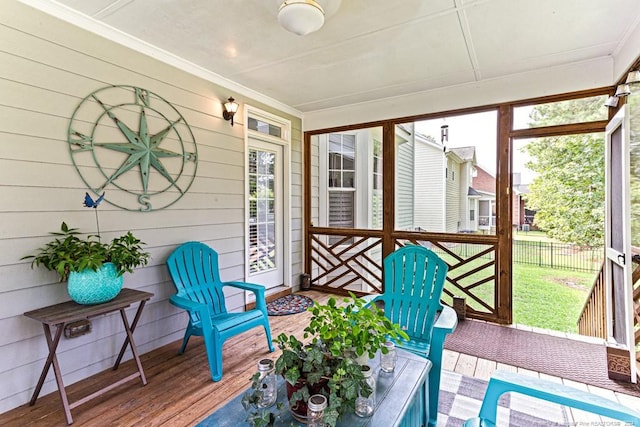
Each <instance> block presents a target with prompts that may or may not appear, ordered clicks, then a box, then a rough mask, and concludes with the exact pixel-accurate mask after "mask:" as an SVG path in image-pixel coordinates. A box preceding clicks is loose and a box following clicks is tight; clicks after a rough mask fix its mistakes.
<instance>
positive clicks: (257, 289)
mask: <svg viewBox="0 0 640 427" xmlns="http://www.w3.org/2000/svg"><path fill="white" fill-rule="evenodd" d="M223 285H224V286H233V287H234V288H239V289H244V290H245V291H251V292H253V293H255V294H256V295H258V294H259V293H264V289H265V288H264V286H262V285H256V284H255V283H247V282H224V283H223Z"/></svg>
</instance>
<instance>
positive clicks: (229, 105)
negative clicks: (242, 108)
mask: <svg viewBox="0 0 640 427" xmlns="http://www.w3.org/2000/svg"><path fill="white" fill-rule="evenodd" d="M222 106H223V108H222V117H223V118H224V119H225V120H231V126H233V116H235V114H236V113H237V112H238V107H239V105H238V103H237V102H236V100H235V99H233V96H230V97H229V99H228V100H227V102H225V103H224V104H222Z"/></svg>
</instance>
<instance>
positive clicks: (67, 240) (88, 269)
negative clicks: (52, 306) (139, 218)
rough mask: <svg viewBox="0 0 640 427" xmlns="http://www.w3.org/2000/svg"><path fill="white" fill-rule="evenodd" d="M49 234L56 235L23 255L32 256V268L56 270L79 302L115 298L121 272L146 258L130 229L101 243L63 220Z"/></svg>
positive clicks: (128, 270)
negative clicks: (33, 253)
mask: <svg viewBox="0 0 640 427" xmlns="http://www.w3.org/2000/svg"><path fill="white" fill-rule="evenodd" d="M50 234H53V235H54V236H56V237H55V238H54V239H53V240H52V241H50V242H49V243H47V244H46V245H45V246H43V247H41V248H39V249H37V251H36V253H35V255H28V256H26V257H23V258H22V259H32V262H31V267H32V268H33V267H34V266H42V267H44V268H46V269H47V270H50V271H55V272H57V273H58V276H59V278H60V281H61V282H64V281H67V290H68V292H69V296H70V297H71V299H73V300H74V301H76V302H77V303H80V304H98V303H102V302H106V301H109V300H111V299H113V298H115V297H116V296H117V295H118V293H119V292H120V290H121V289H122V282H123V277H122V275H123V274H124V273H125V272H129V273H132V272H133V270H134V268H136V267H138V266H144V265H147V263H148V262H149V253H148V252H145V251H144V250H143V245H144V242H142V241H140V239H138V238H136V237H135V236H134V235H133V234H132V233H131V232H130V231H129V232H127V233H126V234H124V235H122V236H120V237H117V238H115V239H113V240H112V241H111V242H109V243H103V242H101V241H100V236H99V235H88V236H87V237H86V238H81V237H80V235H81V233H80V232H79V231H78V229H76V228H70V227H69V226H67V224H66V223H65V222H63V223H62V225H61V226H60V231H56V232H51V233H50Z"/></svg>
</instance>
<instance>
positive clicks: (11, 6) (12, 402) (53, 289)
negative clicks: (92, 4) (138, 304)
mask: <svg viewBox="0 0 640 427" xmlns="http://www.w3.org/2000/svg"><path fill="white" fill-rule="evenodd" d="M111 84H114V85H134V86H140V87H144V88H146V89H148V90H151V91H152V92H155V93H156V94H158V95H160V96H162V97H163V98H164V99H166V100H167V101H169V102H171V103H172V104H173V105H174V106H175V107H176V108H177V109H178V111H179V112H180V113H181V114H182V115H183V116H184V117H185V119H186V121H187V122H188V123H189V125H190V126H191V129H192V131H193V134H194V137H195V140H196V142H197V148H198V156H199V162H198V169H197V174H196V178H195V180H194V182H193V184H192V186H191V188H190V189H189V191H188V192H187V193H186V194H185V195H184V196H183V197H182V198H180V200H179V201H178V202H177V203H175V204H174V205H172V206H170V207H169V208H166V209H164V210H159V211H154V212H147V213H140V212H135V211H126V210H122V209H119V208H116V207H114V206H112V205H109V204H107V203H103V204H102V205H101V206H100V208H99V210H98V214H99V219H100V231H101V234H103V235H104V236H105V237H106V238H111V237H113V236H117V235H120V234H122V233H123V232H126V231H128V230H131V231H133V232H134V234H135V235H136V236H138V237H139V238H141V239H142V240H143V241H145V242H146V243H147V248H148V250H149V251H150V252H151V255H152V257H151V262H150V265H149V266H147V267H145V268H139V269H137V270H136V272H135V274H133V275H130V274H127V275H125V286H127V287H131V288H135V289H140V290H144V291H148V292H152V293H154V297H153V298H152V300H151V301H150V302H149V303H148V304H147V306H146V308H145V311H144V314H143V316H142V318H141V320H140V324H139V326H138V329H137V330H136V341H137V344H138V349H139V351H140V352H142V353H144V352H147V351H150V350H152V349H154V348H157V347H159V346H162V345H165V344H167V343H169V342H172V341H175V340H178V339H180V338H181V336H182V333H183V331H184V327H185V325H186V317H185V315H184V313H182V312H181V311H180V310H178V309H176V308H175V307H173V306H171V305H170V304H169V303H168V301H167V299H168V297H169V296H170V295H171V294H172V293H173V285H172V284H171V282H170V278H169V275H168V273H167V270H166V267H165V265H164V263H165V260H166V257H167V256H168V254H169V253H170V252H171V251H172V250H173V249H174V248H175V247H176V245H178V244H180V243H182V242H184V241H188V240H198V241H202V242H205V243H207V244H209V245H211V246H212V247H214V248H215V249H216V250H218V252H219V253H220V265H221V275H222V278H223V279H224V280H242V279H243V278H244V271H245V268H244V241H245V238H244V234H245V224H244V220H243V218H244V205H245V202H244V200H245V195H244V191H245V190H244V164H245V159H244V158H245V153H244V141H243V136H244V135H243V129H244V127H243V123H242V117H243V114H242V111H241V112H239V113H238V114H237V115H236V118H237V120H236V125H235V126H234V127H231V126H230V124H229V122H227V121H225V120H223V119H222V117H221V116H222V107H221V104H222V101H223V100H225V99H226V98H227V97H228V96H229V95H232V94H231V93H230V91H229V90H228V89H225V88H223V87H220V86H217V85H215V84H212V83H211V82H209V81H206V80H204V79H202V78H199V77H196V76H194V75H191V74H188V73H186V72H183V71H180V70H178V69H176V68H174V67H172V66H169V65H167V64H164V63H162V62H160V61H158V60H156V59H154V58H152V57H149V56H146V55H142V54H140V53H136V52H134V51H132V50H130V49H128V48H125V47H123V46H121V45H118V44H116V43H114V42H111V41H109V40H106V39H103V38H101V37H99V36H97V35H95V34H92V33H89V32H86V31H84V30H81V29H79V28H76V27H74V26H72V25H70V24H67V23H64V22H62V21H59V20H57V19H55V18H53V17H50V16H48V15H46V14H43V13H41V12H38V11H36V10H34V9H32V8H30V7H28V6H25V5H23V4H20V3H18V2H15V1H2V2H0V93H1V94H2V96H1V97H0V201H1V202H0V298H1V299H2V301H3V303H2V305H1V306H0V331H2V332H1V333H0V413H1V412H5V411H7V410H9V409H12V408H13V407H16V406H18V405H23V404H25V403H26V402H27V401H28V400H29V398H30V397H31V393H32V391H33V388H34V386H35V384H36V382H37V379H38V376H39V375H40V370H41V368H42V366H43V365H44V359H45V357H46V355H47V350H46V343H45V340H44V337H43V335H42V326H41V325H40V324H38V322H36V321H34V320H32V319H28V318H26V317H25V316H23V313H24V312H25V311H28V310H33V309H37V308H40V307H43V306H46V305H50V304H54V303H58V302H62V301H66V300H68V296H67V293H66V289H65V287H64V285H63V284H59V283H57V278H56V276H55V274H53V273H51V272H47V271H45V270H43V269H31V268H30V263H29V262H28V261H23V260H21V259H20V258H21V257H22V256H24V255H27V254H31V253H33V251H34V250H35V249H36V248H37V247H40V246H42V245H43V244H44V243H46V242H47V241H48V240H49V238H50V237H49V235H48V233H49V232H50V231H55V230H57V229H58V228H59V226H60V223H61V222H62V221H66V222H67V223H68V224H69V225H70V226H73V227H77V228H79V229H81V230H82V231H84V232H90V233H93V232H95V231H96V230H95V227H96V223H95V215H94V212H93V210H89V209H86V208H84V207H82V201H83V196H84V193H85V191H86V190H87V189H86V186H85V185H84V183H83V181H82V180H81V178H80V176H79V175H78V173H77V171H76V170H75V168H74V167H73V164H72V161H71V157H70V154H69V149H68V144H67V142H66V138H67V137H66V134H67V127H68V125H69V119H70V117H71V115H72V113H73V111H74V110H75V108H76V107H77V106H78V104H79V103H80V101H81V100H82V99H83V98H84V97H85V96H87V95H88V94H90V93H91V92H93V91H95V90H97V89H99V88H102V87H104V86H107V85H111ZM233 95H234V97H236V99H237V100H238V102H239V103H240V105H241V109H242V108H243V105H244V104H246V103H250V104H251V105H254V106H256V107H258V108H261V109H263V110H265V111H269V112H271V113H273V114H276V115H279V116H281V117H283V118H285V119H288V120H291V122H292V145H291V170H292V176H291V192H292V200H291V206H292V212H291V218H292V224H291V228H292V238H293V239H294V241H293V242H292V257H293V258H292V267H291V277H290V278H287V279H285V281H286V282H287V284H297V283H298V279H297V277H298V275H299V274H300V271H301V268H302V245H301V239H302V235H301V234H302V233H301V227H302V193H303V191H302V177H301V173H302V155H301V152H302V142H301V121H300V119H299V118H296V117H292V116H289V115H287V114H283V113H281V112H278V111H275V110H274V109H273V108H271V107H269V106H266V105H262V104H261V103H260V102H256V101H255V100H251V99H242V97H241V96H238V95H236V94H233ZM81 167H83V168H93V166H92V165H91V164H84V165H81ZM116 191H119V190H117V189H115V188H107V193H113V192H116ZM227 303H228V306H229V309H231V310H238V309H240V308H241V307H242V306H243V304H244V296H243V293H241V292H231V293H229V294H228V295H227ZM93 324H94V329H93V331H92V333H91V334H88V335H85V336H82V337H79V338H76V339H69V340H67V339H63V340H62V342H61V343H60V348H59V350H58V358H59V360H60V364H61V367H62V371H63V373H64V381H65V384H72V383H73V382H76V381H78V380H81V379H83V378H86V377H87V376H90V375H92V374H94V373H96V372H99V371H102V370H104V369H107V368H109V367H110V366H111V364H112V363H113V361H114V360H115V356H116V355H117V352H118V351H119V349H120V345H121V343H122V340H123V338H124V333H123V331H122V327H121V320H120V317H119V316H118V315H109V316H103V317H99V318H96V319H94V320H93ZM126 357H130V356H129V352H127V355H126ZM203 369H207V368H206V367H203ZM55 389H56V387H55V381H54V380H53V375H51V374H50V375H49V376H48V377H47V381H46V382H45V385H44V388H43V391H42V394H46V393H49V392H53V391H54V390H55Z"/></svg>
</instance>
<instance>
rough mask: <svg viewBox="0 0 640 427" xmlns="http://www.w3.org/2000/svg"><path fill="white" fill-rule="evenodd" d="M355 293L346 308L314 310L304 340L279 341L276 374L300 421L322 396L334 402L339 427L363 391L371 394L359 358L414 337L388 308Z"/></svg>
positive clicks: (332, 416)
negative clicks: (388, 314) (309, 402)
mask: <svg viewBox="0 0 640 427" xmlns="http://www.w3.org/2000/svg"><path fill="white" fill-rule="evenodd" d="M350 295H351V296H350V298H344V299H343V303H344V304H338V302H337V301H336V299H335V298H330V299H329V301H328V302H327V304H325V305H317V304H316V305H314V306H313V307H311V308H309V311H310V312H311V314H312V316H311V320H310V322H309V325H308V326H307V327H306V328H305V329H304V335H303V340H300V339H299V338H298V337H296V336H295V335H287V334H284V333H282V334H280V335H278V337H277V338H276V339H275V340H274V341H275V342H276V343H277V345H278V347H279V348H280V349H281V350H282V354H281V355H280V356H279V357H278V359H277V360H276V363H275V370H276V373H277V374H279V375H282V376H283V377H284V379H285V380H286V382H287V391H288V399H289V407H290V410H291V412H292V415H293V416H294V418H296V419H298V420H301V421H304V418H305V416H306V402H307V400H308V399H309V397H310V396H311V395H313V394H317V393H320V394H323V395H325V396H326V397H327V400H328V403H329V404H328V407H327V409H326V410H325V422H326V423H327V425H329V426H332V427H333V426H335V425H336V422H337V420H338V418H339V417H340V416H341V415H342V414H345V413H348V412H353V411H354V410H355V402H356V399H357V397H358V392H359V390H363V391H365V392H366V391H367V390H368V387H369V386H368V385H367V383H366V381H365V378H364V376H363V374H362V366H361V364H360V363H359V362H358V360H357V359H358V357H359V356H366V357H369V358H373V357H374V356H375V353H376V352H377V351H378V350H381V351H385V350H386V349H382V348H381V346H382V344H383V343H384V342H386V341H387V340H388V339H400V338H403V339H408V336H407V335H406V333H405V332H404V331H402V329H401V328H400V326H399V325H397V324H394V323H391V321H389V319H387V318H386V317H385V315H384V312H383V311H382V310H380V309H379V308H377V307H376V306H375V305H371V306H367V307H365V304H366V302H365V301H364V300H362V299H359V298H357V297H356V296H355V295H353V294H350ZM369 391H370V390H369Z"/></svg>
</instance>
